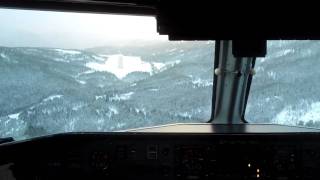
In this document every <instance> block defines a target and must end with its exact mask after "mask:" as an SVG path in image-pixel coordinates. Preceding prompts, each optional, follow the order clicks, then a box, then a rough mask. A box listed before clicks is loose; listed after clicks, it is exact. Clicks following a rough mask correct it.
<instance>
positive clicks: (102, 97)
mask: <svg viewBox="0 0 320 180" xmlns="http://www.w3.org/2000/svg"><path fill="white" fill-rule="evenodd" d="M95 98H96V100H99V99H105V98H106V96H105V95H104V96H96V97H95Z"/></svg>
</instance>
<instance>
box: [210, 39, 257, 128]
mask: <svg viewBox="0 0 320 180" xmlns="http://www.w3.org/2000/svg"><path fill="white" fill-rule="evenodd" d="M232 43H233V41H231V40H223V41H220V42H219V43H216V46H219V48H216V49H218V51H217V52H215V53H218V54H217V55H216V56H215V57H216V58H217V59H215V61H218V62H217V64H218V67H215V71H214V73H215V76H217V81H216V84H215V85H216V87H215V92H213V93H214V96H215V97H216V98H215V102H214V103H215V106H214V107H215V109H214V118H213V123H217V124H238V123H244V121H243V120H242V118H241V117H242V114H243V112H244V108H245V102H246V100H245V99H246V92H247V88H248V87H249V86H248V85H249V83H251V82H249V81H248V80H249V77H250V76H252V75H253V74H254V70H253V69H252V63H253V62H254V59H255V57H235V56H234V54H233V50H232V47H233V46H232Z"/></svg>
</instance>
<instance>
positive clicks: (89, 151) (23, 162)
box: [0, 132, 320, 180]
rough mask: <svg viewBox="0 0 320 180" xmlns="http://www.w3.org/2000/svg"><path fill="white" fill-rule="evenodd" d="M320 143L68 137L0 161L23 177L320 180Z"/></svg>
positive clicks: (256, 137)
mask: <svg viewBox="0 0 320 180" xmlns="http://www.w3.org/2000/svg"><path fill="white" fill-rule="evenodd" d="M319 140H320V136H319V134H318V133H317V132H300V133H248V134H241V133H229V134H219V133H150V132H149V133H145V132H140V133H138V132H117V133H68V134H58V135H52V136H47V137H41V138H35V139H33V140H28V141H23V142H13V143H7V144H3V145H1V146H0V154H1V159H0V164H3V165H8V164H9V168H8V169H10V170H11V171H12V174H13V176H14V178H15V179H18V180H19V179H35V180H39V179H40V180H42V179H48V180H51V179H142V180H143V179H154V180H158V179H159V180H160V179H161V180H173V179H184V180H185V179H186V180H198V179H199V180H201V179H204V180H205V179H244V180H245V179H278V180H290V179H304V180H308V179H319V178H320V175H319V173H318V172H320V171H319V170H320V143H319V142H320V141H319ZM0 169H1V168H0ZM0 174H1V173H0Z"/></svg>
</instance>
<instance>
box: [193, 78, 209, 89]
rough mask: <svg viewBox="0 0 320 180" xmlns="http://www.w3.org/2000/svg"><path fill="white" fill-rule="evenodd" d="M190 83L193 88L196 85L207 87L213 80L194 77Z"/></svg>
mask: <svg viewBox="0 0 320 180" xmlns="http://www.w3.org/2000/svg"><path fill="white" fill-rule="evenodd" d="M192 84H193V87H194V88H197V87H208V86H213V81H212V80H211V81H210V80H203V79H200V78H198V79H195V80H192Z"/></svg>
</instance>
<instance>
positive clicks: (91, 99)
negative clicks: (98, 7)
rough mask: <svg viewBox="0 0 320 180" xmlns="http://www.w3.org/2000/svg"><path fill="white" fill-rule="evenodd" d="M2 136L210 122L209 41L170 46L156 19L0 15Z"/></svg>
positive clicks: (211, 47)
mask: <svg viewBox="0 0 320 180" xmlns="http://www.w3.org/2000/svg"><path fill="white" fill-rule="evenodd" d="M0 24H1V29H0V76H1V78H0V137H8V136H11V137H14V138H16V139H26V138H31V137H36V136H42V135H47V134H52V133H61V132H79V131H102V132H107V131H117V130H124V129H131V128H139V127H146V126H154V125H163V124H168V123H177V122H182V123H184V122H207V121H208V120H209V119H210V117H211V104H212V103H211V102H212V87H213V61H214V42H213V41H191V42H185V41H173V42H171V41H168V38H167V37H166V36H160V35H158V34H157V33H156V20H155V18H154V17H138V16H120V15H107V14H85V13H67V12H49V11H33V10H14V9H1V10H0Z"/></svg>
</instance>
